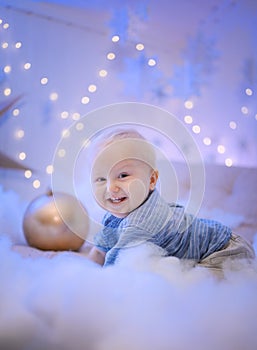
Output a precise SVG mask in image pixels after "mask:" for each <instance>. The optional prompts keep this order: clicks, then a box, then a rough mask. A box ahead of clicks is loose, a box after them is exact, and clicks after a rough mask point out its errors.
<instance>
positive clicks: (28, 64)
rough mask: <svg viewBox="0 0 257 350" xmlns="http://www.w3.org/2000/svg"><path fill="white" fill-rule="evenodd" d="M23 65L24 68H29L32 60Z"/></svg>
mask: <svg viewBox="0 0 257 350" xmlns="http://www.w3.org/2000/svg"><path fill="white" fill-rule="evenodd" d="M23 67H24V69H26V70H28V69H30V68H31V63H30V62H26V63H25V64H24V66H23Z"/></svg>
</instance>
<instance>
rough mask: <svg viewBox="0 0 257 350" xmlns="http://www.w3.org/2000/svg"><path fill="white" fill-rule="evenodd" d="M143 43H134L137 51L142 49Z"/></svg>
mask: <svg viewBox="0 0 257 350" xmlns="http://www.w3.org/2000/svg"><path fill="white" fill-rule="evenodd" d="M144 48H145V47H144V44H141V43H138V44H136V49H137V50H138V51H142V50H144Z"/></svg>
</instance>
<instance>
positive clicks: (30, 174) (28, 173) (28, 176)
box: [24, 170, 32, 179]
mask: <svg viewBox="0 0 257 350" xmlns="http://www.w3.org/2000/svg"><path fill="white" fill-rule="evenodd" d="M24 176H25V177H26V179H30V178H31V176H32V171H31V170H25V172H24Z"/></svg>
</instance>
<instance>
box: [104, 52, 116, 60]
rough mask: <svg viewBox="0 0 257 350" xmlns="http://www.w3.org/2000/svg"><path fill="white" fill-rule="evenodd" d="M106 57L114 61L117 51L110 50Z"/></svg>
mask: <svg viewBox="0 0 257 350" xmlns="http://www.w3.org/2000/svg"><path fill="white" fill-rule="evenodd" d="M106 57H107V59H108V60H110V61H112V60H114V59H115V57H116V56H115V53H113V52H109V53H108V54H107V56H106Z"/></svg>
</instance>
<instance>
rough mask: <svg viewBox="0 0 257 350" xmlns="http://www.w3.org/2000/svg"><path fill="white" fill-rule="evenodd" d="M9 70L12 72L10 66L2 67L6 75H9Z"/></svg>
mask: <svg viewBox="0 0 257 350" xmlns="http://www.w3.org/2000/svg"><path fill="white" fill-rule="evenodd" d="M11 70H12V67H11V66H5V67H4V72H5V73H7V74H8V73H10V72H11Z"/></svg>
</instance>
